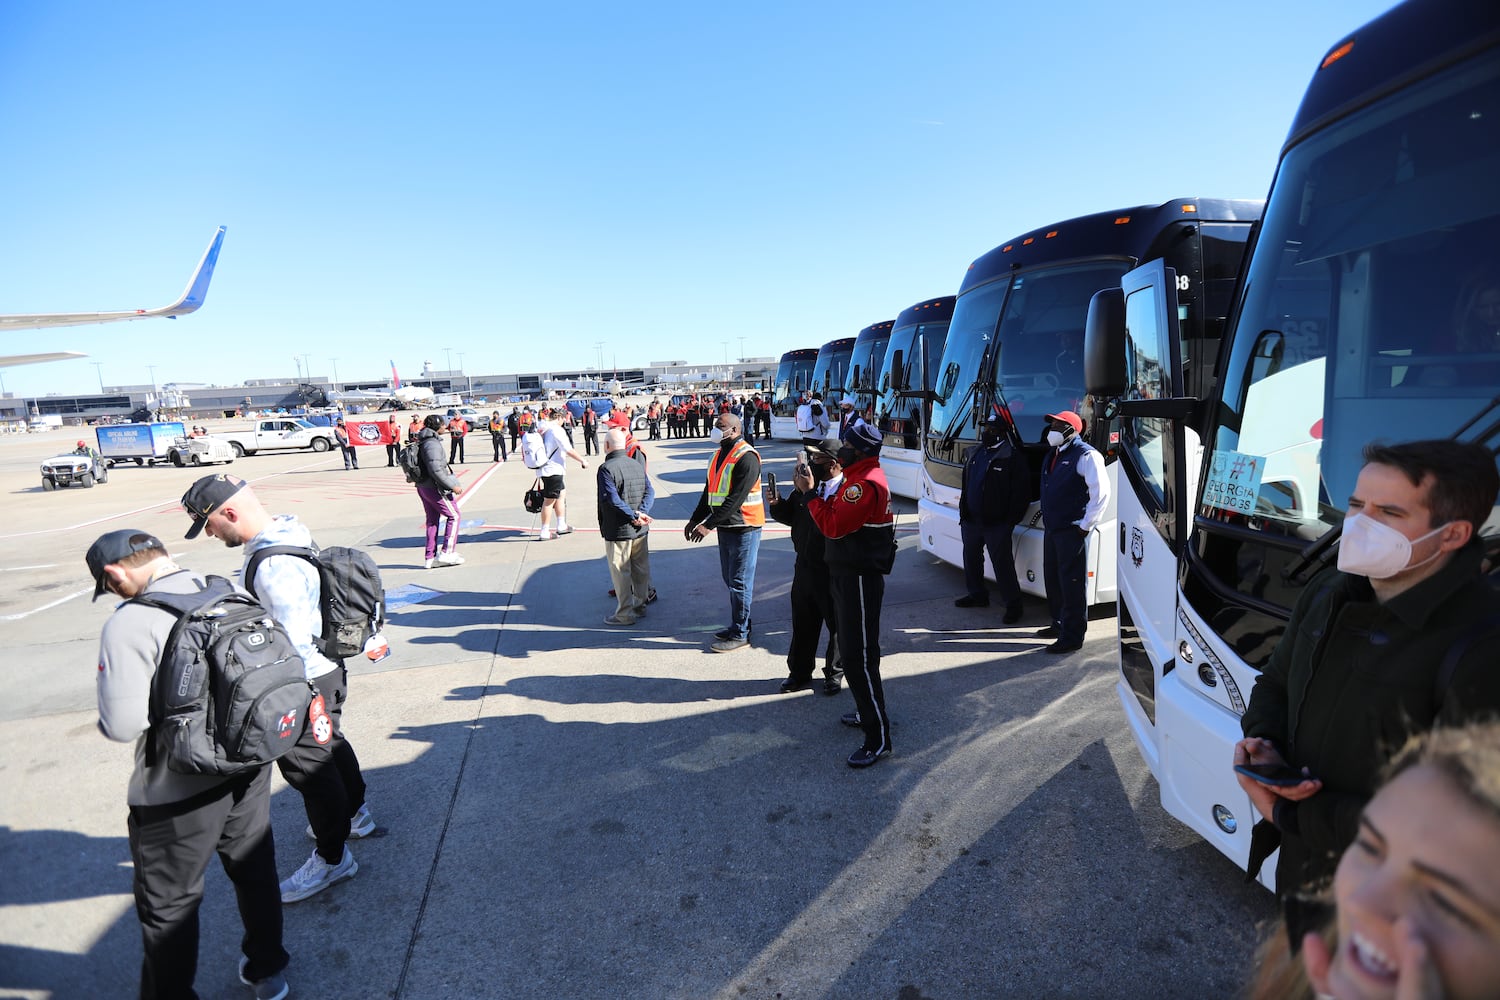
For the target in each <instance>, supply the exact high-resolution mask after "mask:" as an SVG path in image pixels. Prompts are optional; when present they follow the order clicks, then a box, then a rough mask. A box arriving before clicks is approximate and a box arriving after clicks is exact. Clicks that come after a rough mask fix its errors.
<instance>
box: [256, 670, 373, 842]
mask: <svg viewBox="0 0 1500 1000" xmlns="http://www.w3.org/2000/svg"><path fill="white" fill-rule="evenodd" d="M348 684H349V674H348V671H347V670H346V669H345V668H343V667H335V668H334V669H332V670H330V671H328V673H326V674H324V675H322V676H321V677H318V678H316V679H315V680H314V681H313V685H314V686H315V687H316V688H317V689H318V693H319V694H321V695H322V696H323V707H324V709H325V710H326V711H327V712H328V717H329V719H330V720H331V721H332V723H333V730H332V733H331V736H330V738H329V740H328V742H327V743H319V742H318V739H317V734H316V733H315V732H314V726H313V725H312V720H311V719H309V720H308V724H307V726H306V728H304V729H303V730H302V738H301V739H299V740H298V741H297V745H296V746H294V747H292V749H291V750H290V751H288V752H287V753H286V754H284V755H282V756H281V757H279V758H277V760H276V763H277V765H278V766H280V768H281V776H282V777H283V778H285V779H286V783H287V784H288V785H291V786H292V787H293V788H295V789H296V790H297V791H299V792H301V793H302V806H303V808H304V809H306V810H307V821H308V822H309V823H311V824H312V828H313V834H314V835H315V836H316V837H317V840H318V856H319V857H321V858H322V859H323V860H324V861H327V862H328V863H329V864H331V865H336V864H338V863H339V862H340V861H342V860H343V858H344V841H346V840H348V839H349V819H350V818H351V817H352V816H353V815H354V814H355V813H357V812H359V807H360V806H362V805H364V804H365V778H364V775H363V774H361V773H360V770H359V758H358V757H356V756H355V755H354V748H353V747H352V746H350V745H349V741H348V740H346V739H344V727H343V723H342V719H343V715H344V701H345V700H346V698H347V694H348Z"/></svg>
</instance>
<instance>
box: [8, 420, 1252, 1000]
mask: <svg viewBox="0 0 1500 1000" xmlns="http://www.w3.org/2000/svg"><path fill="white" fill-rule="evenodd" d="M226 424H227V422H226ZM77 437H78V434H77V433H76V432H74V431H63V432H61V433H59V432H53V433H52V434H50V435H39V436H34V437H13V438H12V437H7V438H0V497H3V498H4V499H3V501H0V503H3V508H0V510H3V517H0V640H3V643H4V648H5V650H6V655H4V656H3V657H0V873H3V875H0V998H10V997H18V998H19V997H25V998H33V997H60V998H72V997H86V998H95V997H99V998H109V997H129V996H133V995H134V994H135V983H136V979H137V975H138V969H139V962H140V938H139V927H138V924H137V922H136V918H135V914H134V911H133V905H132V901H131V895H130V881H131V871H130V859H129V852H128V850H127V847H126V839H125V815H126V809H125V785H126V781H127V778H128V776H129V773H130V767H131V754H132V749H131V747H130V746H128V745H125V744H116V743H111V742H109V741H108V740H106V739H105V738H104V737H103V736H102V735H100V734H99V732H98V731H97V728H96V726H95V720H96V712H95V709H94V681H93V677H94V673H95V671H94V670H93V669H92V668H91V666H90V665H91V664H92V663H94V662H96V659H95V654H96V650H97V641H98V634H99V629H100V626H101V625H102V623H103V622H104V620H105V619H106V618H107V617H108V615H109V613H110V611H111V609H112V607H113V604H114V602H113V601H112V600H111V599H109V598H105V599H102V600H100V601H99V602H97V603H95V604H91V603H90V602H89V597H90V596H91V594H92V581H91V580H90V579H89V577H88V574H87V571H86V570H85V568H84V565H83V553H84V551H85V550H86V548H87V547H88V545H89V543H90V542H91V541H92V540H93V539H94V538H95V537H96V536H97V535H98V534H100V533H102V532H104V531H108V530H113V529H115V528H121V527H141V528H145V529H147V530H150V531H153V532H155V533H156V534H158V535H159V536H160V537H162V538H163V539H164V540H166V541H167V543H168V545H169V547H170V548H171V549H172V551H173V554H174V555H175V556H176V557H177V559H178V561H179V562H181V563H182V564H183V565H185V566H188V567H190V568H193V569H196V570H199V571H202V572H211V573H220V574H224V575H233V573H234V572H235V571H236V570H237V569H238V566H239V563H240V561H241V555H240V553H238V552H236V551H232V550H228V549H225V548H224V547H223V546H222V545H220V543H218V542H215V541H213V540H212V539H208V538H200V539H197V540H195V541H192V542H187V541H183V540H182V533H183V531H185V530H186V528H187V524H188V522H187V518H186V515H184V514H183V513H182V512H181V510H180V509H179V508H178V506H177V503H176V499H177V497H179V496H180V495H181V494H182V492H183V491H184V490H185V489H186V488H187V486H188V485H189V484H190V483H191V482H192V481H193V480H194V479H195V478H196V477H197V476H198V475H201V474H202V473H203V472H205V471H208V470H204V469H199V470H193V469H173V468H170V467H162V468H136V467H122V468H118V469H116V470H115V471H114V473H113V474H112V476H111V478H110V482H109V483H108V484H106V485H102V486H97V487H95V488H94V489H92V490H83V489H79V488H73V489H70V490H62V491H58V492H56V493H44V492H43V491H42V490H41V485H40V477H39V476H38V474H37V471H36V470H37V463H38V462H39V460H40V459H41V458H42V457H44V456H46V455H50V454H53V453H56V452H58V451H66V450H68V449H69V448H70V447H71V445H72V443H73V441H74V440H76V438H77ZM579 443H580V445H581V443H582V442H581V439H580V442H579ZM645 444H646V446H647V448H648V450H649V453H650V472H651V474H652V477H653V481H654V482H655V485H656V489H657V493H658V499H657V506H656V509H655V511H654V512H653V513H654V516H655V517H656V518H657V522H656V525H655V530H654V531H653V533H652V536H651V537H652V541H651V545H652V570H653V577H654V581H655V585H656V587H657V589H658V591H659V592H660V594H661V599H660V600H659V601H658V602H657V603H655V604H652V605H651V606H650V609H649V613H648V615H647V616H646V618H645V619H644V620H643V621H642V622H641V623H640V624H639V625H638V626H636V627H634V628H629V629H621V628H615V627H611V626H607V625H604V624H603V619H604V617H605V616H606V615H607V614H609V613H610V612H611V611H612V610H613V607H614V604H613V600H612V599H611V598H609V597H607V596H606V593H605V592H606V591H607V589H608V588H609V586H610V583H609V575H608V572H607V570H606V568H605V565H604V560H603V558H602V556H603V547H602V545H600V544H599V539H598V535H597V531H596V529H595V524H596V521H595V516H594V491H593V475H594V469H595V468H597V462H598V458H597V457H596V456H588V462H589V469H588V470H587V471H584V470H580V469H579V468H578V467H577V465H576V463H575V464H573V465H572V466H571V467H570V468H569V470H568V481H569V486H570V489H569V491H568V499H569V501H570V510H569V513H570V520H571V521H572V522H573V523H574V524H575V526H576V527H577V531H576V532H575V533H574V534H572V535H569V536H565V537H563V538H559V539H555V540H552V541H547V542H538V541H537V540H536V533H535V528H536V523H535V519H534V518H533V517H531V516H530V515H527V514H525V513H524V511H523V509H522V507H521V494H522V492H523V491H524V490H525V489H526V488H527V487H529V486H530V484H531V480H532V475H531V473H530V472H528V471H527V470H526V469H525V468H524V467H522V466H521V465H520V463H519V462H517V461H512V462H510V463H508V464H505V465H500V466H492V465H491V464H490V463H488V462H481V461H476V459H479V458H482V457H483V456H484V455H487V454H489V448H488V441H487V440H486V439H485V436H484V435H476V436H475V437H474V439H473V440H471V441H470V442H469V445H470V447H469V449H468V450H469V453H470V454H471V455H472V456H474V457H473V458H471V459H470V462H469V463H468V464H467V465H464V466H461V467H459V468H458V469H457V470H456V471H458V472H460V474H461V476H462V478H463V481H464V482H465V484H466V490H465V493H464V496H463V512H464V518H465V519H464V529H463V533H462V541H461V543H460V549H459V551H460V552H461V553H462V554H463V555H464V556H465V557H466V559H467V562H465V563H464V564H463V565H461V566H456V567H451V568H443V569H434V570H423V569H422V568H421V561H422V560H421V557H422V551H421V545H422V541H421V533H422V517H421V509H420V505H419V503H418V501H417V498H416V496H415V494H414V491H413V490H412V488H411V487H410V486H409V485H408V484H406V483H405V482H403V481H402V478H401V474H400V472H399V470H396V469H388V468H386V466H385V462H384V450H383V449H375V448H371V449H362V450H361V463H362V466H363V467H362V468H361V469H359V470H355V471H349V472H345V471H344V470H343V468H342V461H341V459H340V458H339V457H338V453H337V452H331V453H324V454H316V455H315V454H310V453H297V454H290V455H261V456H254V457H249V458H244V459H240V460H239V461H237V462H235V463H234V464H233V465H230V466H228V467H227V468H224V467H220V468H223V469H224V471H229V472H232V473H234V474H237V475H241V476H244V477H245V478H247V479H250V480H252V481H253V482H254V483H255V485H256V488H257V490H258V492H259V493H260V494H261V496H262V497H263V499H264V500H265V501H266V503H267V506H268V507H270V508H271V509H272V510H274V511H277V512H287V513H295V514H297V515H298V516H299V517H301V518H302V519H303V521H304V522H306V523H307V524H308V525H309V526H310V527H311V528H312V529H313V531H314V534H315V535H316V537H317V538H318V540H319V541H320V542H321V543H323V544H325V545H326V544H357V545H361V546H364V547H365V548H366V549H367V550H368V551H370V553H371V554H372V555H373V556H374V557H375V559H376V561H377V562H379V563H380V565H381V567H382V572H383V574H384V576H385V582H386V586H387V589H388V591H389V592H390V593H391V594H392V599H393V605H394V606H395V609H394V610H393V612H392V614H391V621H390V625H389V627H388V629H387V632H386V634H387V637H388V638H389V639H390V642H391V646H392V649H393V655H392V656H391V657H389V658H388V659H386V660H384V661H382V662H380V663H378V664H364V663H361V664H360V665H358V666H352V667H351V678H350V689H351V694H350V702H349V707H348V709H347V710H346V712H345V715H344V725H345V731H346V734H347V735H348V737H349V739H350V740H351V742H352V743H353V745H354V747H355V749H356V750H357V751H358V754H359V757H360V760H361V763H362V765H363V767H364V770H365V775H366V779H367V781H368V783H369V789H370V791H369V804H370V808H371V810H372V812H373V814H374V816H375V819H376V821H377V823H378V824H379V829H378V830H377V832H376V834H375V836H373V837H371V838H368V839H365V840H361V841H355V842H353V843H352V844H351V850H352V851H353V853H354V856H355V858H356V859H357V860H358V862H359V866H360V870H359V873H358V875H357V876H356V877H355V878H354V879H352V880H351V881H348V882H345V883H342V884H340V885H338V886H336V887H334V888H332V889H330V890H328V891H326V892H323V893H321V894H319V895H317V896H314V897H312V898H311V899H308V900H306V901H304V902H301V903H296V904H292V905H289V906H287V907H286V908H285V911H284V912H285V922H286V944H287V948H288V950H289V951H290V952H291V955H292V964H291V965H290V967H289V968H288V969H287V973H286V974H287V976H288V979H289V980H290V982H291V984H292V996H294V997H327V998H346V997H347V998H374V997H389V998H401V1000H447V998H477V997H503V998H509V997H527V998H567V1000H571V998H593V997H599V998H604V997H609V998H616V997H626V996H629V997H643V998H682V1000H738V998H767V1000H770V998H798V1000H801V998H809V1000H813V998H816V1000H834V998H849V1000H871V998H889V1000H957V998H983V997H1096V996H1109V997H1137V996H1139V997H1153V998H1161V997H1190V996H1203V995H1209V994H1232V993H1236V992H1238V991H1239V990H1240V988H1241V987H1242V985H1243V984H1244V983H1245V982H1246V981H1247V980H1248V978H1249V975H1250V968H1251V964H1252V952H1253V949H1254V946H1255V944H1256V941H1257V937H1258V934H1259V932H1260V931H1259V927H1258V925H1259V924H1260V923H1262V922H1264V921H1266V920H1268V919H1270V918H1271V917H1272V915H1273V912H1274V907H1273V904H1272V898H1271V896H1270V895H1269V894H1267V893H1266V892H1265V891H1264V890H1262V889H1260V888H1259V887H1257V886H1253V885H1245V884H1243V882H1242V878H1243V876H1242V873H1241V872H1239V871H1238V870H1237V869H1236V868H1235V867H1234V866H1233V865H1232V864H1230V863H1229V862H1228V861H1227V860H1225V859H1224V858H1222V857H1221V856H1220V855H1218V853H1217V852H1215V851H1214V850H1213V849H1212V848H1210V847H1208V846H1207V845H1206V844H1204V843H1203V842H1201V841H1200V840H1198V839H1197V838H1196V837H1195V836H1194V835H1193V834H1191V833H1190V832H1189V831H1188V830H1187V829H1186V828H1184V827H1182V826H1181V825H1180V824H1178V823H1176V822H1175V821H1174V820H1172V819H1171V818H1170V817H1167V816H1166V815H1165V813H1163V811H1162V810H1161V808H1160V806H1159V804H1158V802H1157V790H1156V786H1155V783H1154V782H1153V781H1152V779H1151V778H1150V775H1149V773H1148V771H1147V770H1146V767H1145V765H1144V764H1143V763H1142V761H1141V759H1140V756H1139V754H1138V753H1137V751H1136V749H1135V746H1134V744H1133V742H1132V740H1131V737H1130V735H1129V733H1128V731H1127V729H1126V726H1125V724H1124V720H1123V717H1122V715H1121V713H1120V709H1119V705H1118V702H1117V700H1116V696H1115V693H1114V679H1115V676H1116V670H1115V667H1114V650H1115V638H1114V630H1115V623H1114V619H1113V618H1112V617H1107V616H1106V617H1098V618H1096V620H1095V621H1093V622H1092V623H1091V626H1090V630H1089V639H1088V642H1087V644H1086V645H1085V647H1084V649H1083V650H1082V651H1081V652H1080V653H1078V654H1074V655H1071V656H1067V657H1052V656H1045V655H1042V654H1041V653H1040V652H1039V651H1040V650H1041V649H1042V648H1043V647H1044V645H1045V640H1038V639H1035V638H1034V637H1032V634H1031V633H1032V632H1034V631H1035V629H1036V628H1038V627H1040V626H1041V625H1043V624H1045V617H1046V615H1045V609H1044V608H1043V607H1042V605H1041V604H1040V602H1036V601H1028V604H1027V612H1028V614H1027V619H1026V622H1025V624H1024V625H1022V626H1019V627H1016V628H1004V627H1002V626H1000V623H999V618H1000V615H1001V614H1002V613H1003V608H1001V607H1000V606H999V605H995V606H993V607H992V608H990V609H974V610H965V609H956V608H954V607H953V606H952V601H953V598H954V597H955V596H958V595H959V594H961V593H962V591H963V586H962V574H961V572H960V571H958V570H957V569H955V568H953V567H949V566H945V565H942V564H940V563H938V562H936V561H935V560H933V559H932V558H931V557H930V556H928V555H926V554H925V553H923V552H921V551H920V550H919V549H918V548H917V546H916V537H915V530H914V529H915V525H916V518H915V513H914V507H913V505H912V504H910V503H904V502H903V504H902V510H903V513H902V516H901V518H900V522H899V524H900V527H901V533H900V539H901V551H900V554H899V556H898V558H897V563H896V570H895V572H894V573H893V574H892V575H891V577H890V578H889V581H888V590H887V595H886V603H885V612H884V619H883V625H884V635H885V639H884V660H883V663H882V672H883V674H884V676H885V681H886V691H887V700H888V703H889V706H890V711H891V714H892V718H893V720H894V723H895V725H894V729H893V742H894V745H895V753H894V755H893V756H892V757H890V758H888V759H886V760H883V761H882V762H880V763H879V764H877V765H876V766H875V767H873V768H870V769H868V770H865V771H854V770H851V769H850V768H848V767H847V766H846V765H845V763H844V758H845V757H846V756H847V755H848V754H849V753H850V752H851V751H853V750H854V749H855V748H856V747H857V746H858V744H859V739H860V737H859V734H858V733H857V732H856V731H854V730H850V729H847V728H845V727H843V726H841V725H840V724H839V722H838V717H839V715H840V713H842V712H846V711H850V710H851V709H852V699H851V698H850V697H849V695H848V693H847V691H845V692H842V693H841V694H840V695H838V696H837V697H832V698H830V697H826V696H823V695H822V694H821V693H819V692H818V690H817V689H816V687H815V690H814V691H808V692H801V693H798V694H793V695H782V694H779V693H778V692H777V685H778V684H779V683H780V681H781V680H782V678H783V677H784V676H785V674H786V666H785V655H786V649H787V645H788V638H789V636H788V627H789V610H788V607H787V594H788V590H789V586H790V577H791V569H792V550H791V542H790V538H789V537H788V535H787V534H786V532H785V530H777V528H779V526H773V527H768V529H767V531H766V536H765V540H764V543H763V545H762V548H761V555H760V564H759V569H758V572H757V576H756V585H757V586H756V593H755V615H754V617H755V633H754V637H753V641H752V645H751V646H750V647H749V648H747V649H744V650H741V651H738V652H735V653H730V654H724V655H716V654H712V653H710V652H709V651H708V648H707V647H708V643H709V642H711V641H712V633H713V632H714V631H715V630H717V629H719V628H722V627H723V626H724V624H725V623H726V619H727V612H728V600H727V596H726V594H725V592H724V587H723V584H722V582H721V581H720V579H719V565H718V557H717V553H715V552H713V551H710V550H711V548H712V546H713V544H714V543H713V540H712V539H710V540H709V541H707V542H705V543H704V544H703V545H699V546H694V545H690V544H688V543H687V542H685V541H684V540H683V538H682V531H681V529H682V524H683V520H684V518H685V517H686V516H687V514H688V513H689V512H690V511H691V509H692V507H693V505H694V503H695V502H696V500H697V496H698V493H699V491H700V489H701V486H702V482H703V470H704V468H705V466H706V462H707V457H708V455H709V452H710V448H711V446H710V445H709V444H708V443H707V441H706V440H704V439H699V440H696V441H661V442H645ZM793 449H794V446H793V445H791V444H786V443H772V444H769V445H764V446H763V447H762V452H763V454H764V456H765V458H766V461H767V464H768V467H770V468H772V469H774V470H775V471H776V472H777V473H778V478H779V479H780V480H781V481H782V482H783V483H788V482H790V479H791V474H790V469H791V463H792V456H793V453H794V452H793ZM377 453H378V454H377ZM273 780H274V784H273V804H272V816H273V823H274V827H275V833H276V838H277V849H278V850H277V853H278V867H279V869H280V870H281V872H282V873H283V875H285V874H288V873H290V872H291V871H292V870H294V869H295V868H296V867H297V866H298V865H300V864H301V862H302V861H303V860H304V859H305V858H306V856H307V854H308V852H309V851H310V850H311V848H312V844H311V842H310V841H309V840H308V839H307V837H306V835H305V833H304V832H303V828H304V826H305V825H306V817H305V814H304V812H303V808H302V804H301V801H300V798H299V797H298V796H297V795H296V794H295V793H293V792H291V790H290V789H288V788H287V787H286V785H285V783H284V782H283V781H282V780H281V777H280V775H279V774H278V775H276V776H274V779H273ZM206 881H207V890H206V894H205V900H204V904H203V909H202V914H201V916H202V929H203V934H202V942H201V946H200V961H199V970H198V980H197V982H198V990H199V993H200V995H201V996H203V997H205V998H210V997H212V998H217V997H233V998H241V997H245V996H248V995H249V991H248V990H247V989H246V988H245V987H243V986H242V985H240V983H239V982H238V980H237V978H236V972H235V970H236V962H237V958H238V941H239V936H240V927H239V921H238V916H237V913H236V910H235V906H234V899H233V893H232V892H231V890H230V887H229V884H228V881H227V879H226V878H225V877H224V875H223V872H222V869H221V868H220V867H219V866H218V865H217V864H212V865H210V868H209V871H208V875H207V879H206Z"/></svg>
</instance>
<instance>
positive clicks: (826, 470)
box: [808, 462, 833, 483]
mask: <svg viewBox="0 0 1500 1000" xmlns="http://www.w3.org/2000/svg"><path fill="white" fill-rule="evenodd" d="M808 469H809V471H811V472H812V478H813V482H815V483H826V482H828V479H829V476H830V473H832V471H833V466H831V465H829V464H828V463H827V462H813V463H812V464H811V465H809V466H808Z"/></svg>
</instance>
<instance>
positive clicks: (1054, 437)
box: [1047, 431, 1067, 448]
mask: <svg viewBox="0 0 1500 1000" xmlns="http://www.w3.org/2000/svg"><path fill="white" fill-rule="evenodd" d="M1066 440H1067V438H1065V437H1063V432H1062V431H1048V432H1047V443H1048V444H1050V445H1051V446H1052V447H1054V448H1061V447H1062V446H1063V442H1064V441H1066Z"/></svg>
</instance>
